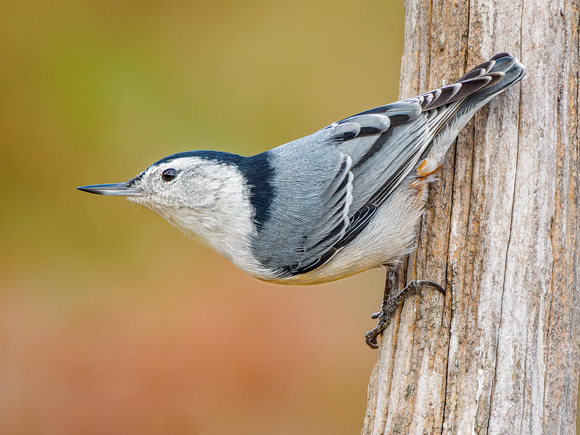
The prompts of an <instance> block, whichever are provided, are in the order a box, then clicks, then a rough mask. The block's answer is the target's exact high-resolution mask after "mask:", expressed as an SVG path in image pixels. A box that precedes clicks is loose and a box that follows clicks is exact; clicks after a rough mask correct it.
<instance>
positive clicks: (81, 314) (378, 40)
mask: <svg viewBox="0 0 580 435" xmlns="http://www.w3.org/2000/svg"><path fill="white" fill-rule="evenodd" d="M402 43H403V9H402V4H401V2H400V1H398V0H387V1H378V0H367V1H365V2H363V3H361V2H352V1H344V0H333V1H330V0H323V1H316V2H311V1H307V0H297V1H293V2H282V1H271V0H268V1H265V0H263V1H259V0H246V1H244V2H239V1H231V0H230V1H221V2H205V1H204V2H201V1H189V2H186V1H179V0H177V1H168V2H160V1H150V0H49V1H47V2H39V1H32V0H19V1H15V2H2V6H1V7H0V58H1V60H0V159H1V160H0V161H1V164H2V170H1V171H0V183H1V186H2V188H1V189H0V246H1V247H2V249H1V250H0V433H2V434H23V435H24V434H35V435H38V434H59V435H68V434H75V435H77V434H81V435H91V434H95V435H96V434H110V435H114V434H123V435H130V434H172V435H177V434H232V433H236V434H353V433H358V432H359V431H360V428H361V427H362V421H363V418H364V410H365V405H366V403H365V401H366V387H367V382H368V378H369V375H370V372H371V369H372V365H373V363H374V362H375V359H376V353H375V352H374V351H371V350H369V349H368V348H367V347H366V345H365V344H364V341H363V333H364V332H365V331H366V330H368V329H370V328H371V327H372V326H373V321H372V320H371V319H370V318H369V314H370V313H371V312H373V311H376V309H377V308H378V305H379V301H380V298H381V295H382V286H383V273H382V272H380V271H375V272H368V273H365V274H363V275H361V276H358V277H354V278H350V279H347V280H344V281H341V282H338V283H335V284H329V285H321V286H315V287H283V286H276V285H268V284H264V283H261V282H258V281H256V280H254V279H252V278H249V277H247V276H246V275H244V274H243V273H242V272H240V271H238V270H237V269H236V268H235V267H234V266H233V265H231V264H230V263H228V262H227V261H225V260H223V259H222V258H220V257H219V256H218V255H217V254H215V253H213V252H212V251H210V250H209V249H208V248H205V247H203V246H200V245H198V244H197V243H196V242H193V241H191V240H189V239H187V238H186V237H185V236H184V235H182V234H181V233H180V232H179V231H178V230H176V229H175V228H173V227H171V225H169V224H168V223H167V222H165V221H164V220H162V219H161V218H159V217H157V216H155V215H154V214H153V213H151V212H149V211H146V210H144V209H142V208H140V207H139V206H137V205H134V204H131V203H129V202H127V201H123V200H121V199H118V198H104V197H97V196H93V195H88V194H85V193H81V192H79V191H76V190H75V187H76V186H79V185H84V184H94V183H105V182H118V181H125V180H127V179H129V178H130V177H132V176H134V175H136V174H137V173H139V172H140V171H141V170H142V169H144V168H145V167H146V166H148V165H149V164H150V163H152V162H154V161H156V160H157V159H159V158H161V157H163V156H165V155H168V154H171V153H174V152H179V151H185V150H191V149H219V150H225V151H230V152H234V153H239V154H246V155H247V154H254V153H258V152H261V151H264V150H266V149H268V148H271V147H273V146H276V145H279V144H282V143H285V142H287V141H290V140H293V139H296V138H299V137H302V136H304V135H307V134H310V133H312V132H314V131H316V130H318V129H319V128H322V127H324V126H326V125H328V124H329V123H331V122H333V121H336V120H339V119H341V118H343V117H346V116H349V115H351V114H354V113H356V112H359V111H362V110H365V109H368V108H372V107H374V106H378V105H381V104H384V103H387V102H391V101H394V100H395V99H396V98H397V89H398V75H399V65H400V56H401V52H402Z"/></svg>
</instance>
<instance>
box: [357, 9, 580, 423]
mask: <svg viewBox="0 0 580 435" xmlns="http://www.w3.org/2000/svg"><path fill="white" fill-rule="evenodd" d="M578 23H579V12H578V2H577V1H576V0H574V1H573V0H549V1H548V0H525V1H524V0H510V1H505V0H470V1H469V2H462V1H459V2H458V1H457V0H453V1H452V0H405V34H406V39H405V49H404V54H403V63H402V67H401V86H400V96H401V97H409V96H414V95H417V94H418V93H420V92H422V91H426V90H429V89H433V88H436V87H439V86H440V85H441V84H442V82H443V83H450V82H452V81H453V80H454V79H456V78H458V77H460V76H461V75H462V74H463V73H464V72H465V71H466V70H467V69H469V68H470V67H472V66H475V65H476V64H478V63H479V62H481V61H483V60H487V59H488V58H490V57H491V56H493V55H494V54H495V53H498V52H502V51H507V52H509V53H510V54H512V55H514V56H515V57H517V58H518V59H519V60H520V61H521V62H522V63H523V64H524V65H526V67H527V69H528V75H527V77H526V78H525V79H524V80H523V81H522V82H521V85H516V86H514V87H513V88H510V89H509V90H508V91H507V92H505V93H504V94H502V95H501V96H499V97H496V98H495V99H494V100H493V101H492V102H491V103H489V104H488V105H487V106H486V107H484V108H483V109H482V110H481V111H480V112H479V113H478V114H477V115H476V116H475V118H474V120H473V121H472V122H471V123H470V124H468V126H467V127H466V128H465V129H464V130H463V132H461V134H460V135H459V138H458V141H457V143H456V146H455V147H454V148H453V149H451V150H450V151H449V153H448V155H447V159H446V161H445V165H444V166H443V169H442V172H441V174H440V181H438V182H437V183H434V184H433V185H432V187H431V199H430V202H429V205H428V207H427V212H426V213H425V216H424V218H423V223H422V229H421V231H420V236H419V241H418V250H417V253H416V255H415V256H413V257H412V258H411V259H410V261H409V262H408V267H407V270H406V276H407V278H409V279H410V278H417V279H429V280H432V281H436V282H439V283H440V284H442V285H443V286H444V287H445V288H446V289H447V295H446V297H445V300H443V298H442V297H441V295H440V294H439V293H438V292H436V291H432V290H424V291H423V292H422V294H420V295H417V296H411V297H409V298H408V299H407V300H406V302H405V303H404V305H403V307H402V309H401V308H399V310H398V312H397V315H396V317H395V318H394V319H393V322H392V323H391V325H390V326H389V327H388V328H387V329H386V330H385V332H384V334H383V337H382V340H381V345H380V348H379V353H378V362H377V364H376V365H375V367H374V369H373V373H372V376H371V380H370V385H369V392H368V396H369V397H368V404H367V413H366V417H365V423H364V429H363V434H382V433H386V434H390V433H428V434H432V433H453V434H471V433H493V434H516V433H530V434H541V433H542V434H543V433H562V434H563V433H567V434H572V433H575V422H576V395H577V388H578V369H579V344H580V343H579V335H578V330H579V327H580V303H579V302H580V297H579V296H580V288H579V287H580V286H579V279H580V276H579V273H578V271H579V260H578V248H579V237H578V234H579V217H578V211H579V199H580V194H579V190H578V189H579V188H580V182H579V171H580V165H579V163H580V162H579V146H578V133H579V127H580V126H579V119H578V111H577V107H578V100H579V95H578V71H579V59H578V55H579V40H578Z"/></svg>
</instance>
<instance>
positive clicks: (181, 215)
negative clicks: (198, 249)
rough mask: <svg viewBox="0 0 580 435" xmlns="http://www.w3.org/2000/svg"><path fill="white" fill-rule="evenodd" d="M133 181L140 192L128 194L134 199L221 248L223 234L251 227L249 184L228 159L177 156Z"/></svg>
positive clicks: (195, 235) (179, 226)
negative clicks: (222, 160) (246, 184)
mask: <svg viewBox="0 0 580 435" xmlns="http://www.w3.org/2000/svg"><path fill="white" fill-rule="evenodd" d="M132 187H133V188H134V189H135V190H137V191H138V192H139V193H138V194H137V195H134V196H129V197H128V199H129V200H130V201H134V202H137V203H139V204H142V205H144V206H146V207H148V208H150V209H151V210H153V211H155V212H157V213H159V214H160V215H161V216H162V217H164V218H165V219H167V220H168V221H169V222H171V223H172V224H173V225H175V226H177V227H178V228H179V229H181V230H182V231H183V232H184V233H185V234H187V235H188V236H190V237H195V238H198V239H201V240H202V241H203V242H205V243H206V244H209V245H211V246H213V247H214V248H215V249H216V250H218V251H219V252H222V253H223V248H222V247H221V246H215V244H216V242H219V238H220V236H224V237H226V234H228V235H230V234H231V233H232V232H236V233H238V231H241V232H239V233H238V236H239V235H240V234H244V235H247V234H248V233H249V232H250V231H251V230H252V227H251V224H250V222H251V209H250V205H249V203H248V200H247V198H248V192H247V187H246V186H245V182H244V180H243V177H242V176H241V174H240V173H239V171H238V170H237V169H236V168H235V167H233V166H231V165H228V164H226V163H221V162H219V161H212V160H207V159H202V158H200V157H180V158H176V159H173V160H170V161H167V162H163V163H160V164H154V165H152V166H150V167H149V168H147V169H146V170H145V171H144V172H143V173H142V174H141V175H139V176H138V177H136V179H135V183H134V185H133V186H132ZM242 225H243V228H241V227H240V226H242ZM238 236H236V237H238ZM227 238H228V239H229V237H227ZM229 243H231V242H228V244H229Z"/></svg>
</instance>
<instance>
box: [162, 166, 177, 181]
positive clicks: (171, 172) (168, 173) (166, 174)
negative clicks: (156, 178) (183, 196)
mask: <svg viewBox="0 0 580 435" xmlns="http://www.w3.org/2000/svg"><path fill="white" fill-rule="evenodd" d="M175 177H177V171H176V170H175V169H173V168H169V169H166V170H165V171H163V173H162V174H161V178H163V180H165V181H171V180H173V179H174V178H175Z"/></svg>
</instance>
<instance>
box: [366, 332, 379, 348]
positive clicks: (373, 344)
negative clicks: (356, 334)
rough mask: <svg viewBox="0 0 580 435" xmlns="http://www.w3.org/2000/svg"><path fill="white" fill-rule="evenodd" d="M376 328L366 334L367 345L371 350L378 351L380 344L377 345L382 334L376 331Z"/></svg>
mask: <svg viewBox="0 0 580 435" xmlns="http://www.w3.org/2000/svg"><path fill="white" fill-rule="evenodd" d="M375 329H376V328H373V329H371V330H370V331H368V332H366V333H365V343H366V344H367V346H368V347H370V348H371V349H378V348H379V344H378V343H377V337H378V336H379V334H380V332H378V331H375Z"/></svg>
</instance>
